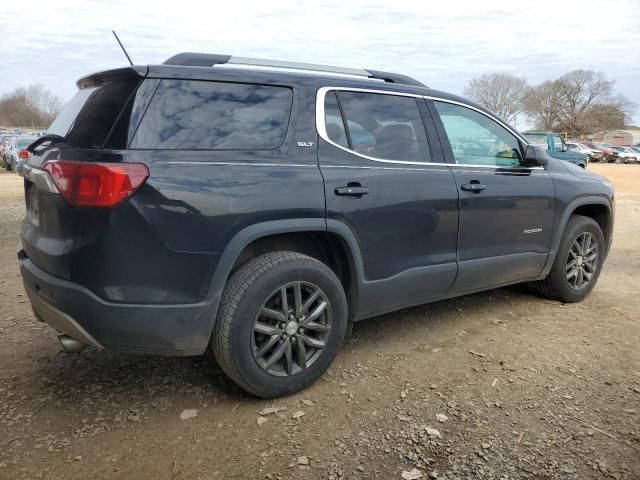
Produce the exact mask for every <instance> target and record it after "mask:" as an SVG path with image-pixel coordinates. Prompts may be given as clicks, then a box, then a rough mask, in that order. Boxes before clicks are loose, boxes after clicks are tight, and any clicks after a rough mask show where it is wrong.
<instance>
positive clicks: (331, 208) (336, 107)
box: [317, 89, 458, 317]
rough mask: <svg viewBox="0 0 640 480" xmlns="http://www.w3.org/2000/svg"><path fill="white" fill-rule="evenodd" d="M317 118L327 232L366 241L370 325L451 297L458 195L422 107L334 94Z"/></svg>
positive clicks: (395, 97)
mask: <svg viewBox="0 0 640 480" xmlns="http://www.w3.org/2000/svg"><path fill="white" fill-rule="evenodd" d="M318 109H319V110H320V112H319V115H318V116H317V117H318V121H319V122H323V123H320V124H319V125H318V131H319V133H320V140H319V145H318V156H319V163H320V168H321V171H322V176H323V178H324V181H325V195H326V205H327V222H328V226H329V229H331V224H332V222H336V223H337V224H338V225H341V226H344V227H346V228H348V229H349V230H351V232H352V233H353V235H354V236H355V238H356V239H357V243H358V245H359V248H360V252H361V254H362V260H363V267H364V277H365V278H364V281H363V284H362V285H360V291H359V303H360V307H359V310H360V312H361V316H362V317H365V316H371V315H373V314H377V313H381V312H383V311H389V310H393V309H395V308H400V307H405V306H409V305H415V304H419V303H424V302H426V301H428V300H430V299H433V298H440V297H442V296H443V295H444V294H445V293H446V292H447V290H449V288H450V287H451V285H452V284H453V281H454V279H455V276H456V273H457V265H456V242H457V235H458V192H457V189H456V185H455V181H454V178H453V175H452V173H451V171H450V169H449V168H448V167H447V166H446V165H443V157H442V151H441V148H440V145H438V141H437V134H436V133H435V127H434V125H433V123H432V121H431V120H430V118H429V114H428V112H427V111H426V108H424V103H423V101H422V99H421V98H418V97H414V96H411V95H403V94H392V93H384V92H382V93H373V92H370V91H367V92H362V91H357V90H349V89H339V90H337V91H336V90H335V89H329V90H327V91H321V92H320V94H319V101H318ZM423 115H425V116H426V118H429V120H428V122H431V123H427V125H426V127H427V128H429V129H430V132H431V135H432V136H433V139H434V140H435V145H432V146H434V147H435V148H430V144H429V141H428V140H427V134H426V130H425V124H424V123H423ZM431 135H430V137H431ZM432 143H434V142H433V141H432ZM434 162H438V163H440V164H439V165H437V164H434Z"/></svg>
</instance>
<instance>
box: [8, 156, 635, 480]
mask: <svg viewBox="0 0 640 480" xmlns="http://www.w3.org/2000/svg"><path fill="white" fill-rule="evenodd" d="M590 168H591V169H593V170H596V171H600V172H602V173H603V174H605V175H606V176H608V177H609V178H610V179H611V180H612V181H613V182H614V183H615V185H616V189H617V195H618V198H617V217H616V232H615V241H614V245H613V250H612V252H611V254H610V256H609V259H608V261H607V263H606V265H605V269H604V272H603V274H602V276H601V278H600V282H599V284H598V286H597V287H596V289H595V290H594V292H593V293H592V294H591V295H590V296H589V298H587V299H586V300H585V301H584V302H582V303H579V304H573V305H563V304H561V303H558V302H553V301H548V300H544V299H541V298H538V297H536V296H533V295H531V294H529V293H528V292H527V291H526V290H525V289H523V288H521V287H515V288H507V289H500V290H494V291H490V292H486V293H481V294H476V295H471V296H468V297H463V298H459V299H455V300H450V301H444V302H438V303H435V304H430V305H425V306H422V307H417V308H412V309H407V310H403V311H401V312H397V313H393V314H389V315H385V316H382V317H378V318H376V319H372V320H370V321H366V322H362V323H360V324H356V325H355V328H354V334H353V337H352V338H351V340H350V341H349V343H348V344H347V345H345V346H344V348H343V350H342V351H341V353H340V354H339V355H338V358H337V359H336V361H335V363H334V365H333V367H332V368H331V369H330V370H329V372H328V373H327V374H326V375H325V376H324V377H323V378H322V379H321V380H320V381H318V382H317V383H316V384H315V385H314V386H312V387H311V388H309V389H308V390H306V391H305V392H302V393H300V394H297V395H293V396H290V397H286V398H283V399H280V400H276V401H273V402H265V401H263V400H257V399H255V398H252V397H249V396H247V395H245V394H243V392H242V391H240V390H239V389H238V388H237V387H235V386H234V385H233V384H232V383H231V382H230V381H228V380H226V379H225V377H224V375H222V373H221V372H220V370H219V368H218V367H217V366H216V365H215V362H214V361H213V359H212V358H210V357H207V356H205V357H203V358H193V359H189V358H186V359H185V358H153V357H143V356H125V355H120V354H116V353H111V352H100V351H96V350H93V349H86V350H85V351H83V352H82V353H80V354H76V355H66V354H64V353H62V352H61V349H60V347H59V345H58V343H57V341H56V340H55V333H54V332H53V331H52V330H51V329H50V328H49V327H47V326H46V325H43V324H41V323H39V322H38V321H36V320H35V318H34V316H33V314H32V313H31V310H30V308H29V303H28V301H27V299H26V297H25V295H24V291H23V289H22V284H21V280H20V275H19V272H18V268H17V261H16V256H15V250H16V245H17V242H18V231H19V224H20V221H21V219H22V215H23V211H24V210H23V198H22V183H21V181H20V179H19V178H18V177H16V176H15V175H13V174H9V173H2V174H0V302H1V303H0V305H1V307H0V334H1V336H2V339H3V345H2V348H0V478H2V479H17V478H29V479H31V478H45V479H58V478H77V479H86V478H89V477H91V478H122V479H131V478H160V479H169V480H174V479H175V480H187V479H216V478H221V479H222V478H224V479H228V478H251V479H261V478H265V479H292V478H296V479H297V478H301V479H347V478H349V479H359V478H363V479H364V478H382V479H403V478H404V479H416V478H442V479H444V478H446V479H455V478H459V479H463V478H464V479H466V478H469V479H519V478H531V479H534V478H535V479H546V478H562V479H585V478H615V479H639V478H640V350H639V349H638V343H639V340H640V324H639V323H638V318H639V317H640V296H639V295H638V291H637V277H638V273H640V193H639V191H640V189H639V187H640V167H639V166H634V165H592V166H590Z"/></svg>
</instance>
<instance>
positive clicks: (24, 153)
mask: <svg viewBox="0 0 640 480" xmlns="http://www.w3.org/2000/svg"><path fill="white" fill-rule="evenodd" d="M18 156H19V157H20V158H24V159H27V158H29V157H30V156H31V152H28V151H27V150H20V152H19V153H18Z"/></svg>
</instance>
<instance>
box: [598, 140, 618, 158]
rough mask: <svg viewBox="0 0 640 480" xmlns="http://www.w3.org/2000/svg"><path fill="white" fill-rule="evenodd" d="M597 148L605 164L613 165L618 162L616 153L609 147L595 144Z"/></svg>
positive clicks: (603, 144)
mask: <svg viewBox="0 0 640 480" xmlns="http://www.w3.org/2000/svg"><path fill="white" fill-rule="evenodd" d="M596 146H597V148H599V149H600V151H601V152H602V159H603V160H604V161H605V162H607V163H615V162H617V161H618V151H617V150H614V149H613V148H612V147H611V145H609V144H606V143H597V144H596Z"/></svg>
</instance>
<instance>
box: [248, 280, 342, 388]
mask: <svg viewBox="0 0 640 480" xmlns="http://www.w3.org/2000/svg"><path fill="white" fill-rule="evenodd" d="M331 324H332V315H331V305H330V304H329V300H328V299H327V295H326V294H325V293H324V292H323V291H322V290H321V289H320V287H318V286H317V285H314V284H312V283H309V282H292V283H287V284H286V285H283V286H281V287H280V288H278V289H277V290H275V291H273V292H272V293H271V294H270V295H269V296H268V297H267V299H266V300H265V301H264V302H263V303H262V306H261V307H260V309H259V310H258V313H257V314H256V317H255V318H254V321H253V331H252V339H251V342H252V351H253V357H254V359H255V360H256V362H257V363H258V365H259V366H260V368H262V370H264V371H265V372H267V373H269V374H271V375H275V376H290V375H295V374H296V373H299V372H301V371H302V370H305V369H307V368H309V367H310V366H311V365H313V364H314V363H315V361H316V360H317V359H318V357H319V356H320V355H321V353H322V350H323V349H324V347H325V346H326V344H327V340H328V338H329V335H330V334H331Z"/></svg>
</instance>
